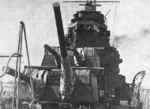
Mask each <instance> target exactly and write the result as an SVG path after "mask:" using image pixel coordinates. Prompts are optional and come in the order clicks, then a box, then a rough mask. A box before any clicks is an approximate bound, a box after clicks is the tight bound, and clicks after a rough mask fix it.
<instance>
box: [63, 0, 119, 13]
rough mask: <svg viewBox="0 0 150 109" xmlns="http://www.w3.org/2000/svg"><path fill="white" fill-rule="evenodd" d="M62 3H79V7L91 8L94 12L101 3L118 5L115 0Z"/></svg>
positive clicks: (83, 0)
mask: <svg viewBox="0 0 150 109" xmlns="http://www.w3.org/2000/svg"><path fill="white" fill-rule="evenodd" d="M63 2H64V3H80V6H85V7H86V6H90V7H92V8H93V10H94V11H96V7H97V6H101V4H102V3H120V1H117V0H112V1H111V0H109V1H108V0H106V1H103V0H102V1H96V0H86V1H85V0H82V1H74V0H73V1H69V0H67V1H66V0H65V1H63Z"/></svg>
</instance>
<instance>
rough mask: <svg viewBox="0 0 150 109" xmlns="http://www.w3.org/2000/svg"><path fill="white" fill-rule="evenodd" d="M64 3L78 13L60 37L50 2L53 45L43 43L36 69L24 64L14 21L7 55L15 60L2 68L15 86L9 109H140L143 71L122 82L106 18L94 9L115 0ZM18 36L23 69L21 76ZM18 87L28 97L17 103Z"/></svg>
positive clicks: (59, 24) (22, 28) (58, 13)
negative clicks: (14, 47)
mask: <svg viewBox="0 0 150 109" xmlns="http://www.w3.org/2000/svg"><path fill="white" fill-rule="evenodd" d="M64 2H71V3H79V4H80V5H81V6H84V9H83V10H81V11H77V12H76V13H75V14H74V15H73V18H72V19H71V21H70V25H69V27H68V31H67V34H64V28H63V23H62V16H61V10H60V4H59V3H54V4H53V9H54V16H55V21H56V27H57V33H58V40H59V46H55V47H54V46H50V45H48V44H45V45H44V57H43V60H42V63H41V65H40V66H31V65H30V58H29V51H28V43H27V38H26V34H25V24H24V23H23V22H20V25H21V26H20V35H19V37H20V38H19V43H18V52H17V53H15V54H13V55H11V57H16V58H17V63H16V69H14V68H11V67H9V62H10V60H9V61H8V63H7V65H6V66H5V67H4V69H3V71H4V74H9V75H12V76H14V77H15V78H16V81H15V84H16V86H18V87H16V88H17V90H16V92H17V94H16V96H15V97H14V98H13V100H12V101H13V106H12V107H13V108H10V109H142V102H141V101H140V87H141V83H142V80H143V77H144V75H145V71H141V72H138V73H137V74H136V75H135V77H134V78H133V82H132V83H127V82H126V78H125V76H124V75H122V74H120V69H119V64H120V63H122V59H121V58H120V55H119V52H118V50H117V48H115V47H113V46H111V44H110V33H111V32H110V31H109V30H108V27H107V25H106V16H105V15H104V14H103V13H102V12H101V11H97V9H96V7H97V6H101V4H103V3H118V2H119V1H96V0H93V1H92V0H87V1H64ZM23 34H24V37H25V42H26V43H25V44H26V51H27V57H28V65H26V66H24V71H23V72H21V70H20V66H21V57H22V40H23ZM11 57H10V59H11ZM137 80H139V81H138V82H137ZM23 84H28V87H29V89H31V96H30V97H28V99H27V97H26V99H22V100H21V98H20V97H18V96H19V94H18V93H19V92H18V91H19V86H20V85H22V86H23ZM24 86H25V85H24Z"/></svg>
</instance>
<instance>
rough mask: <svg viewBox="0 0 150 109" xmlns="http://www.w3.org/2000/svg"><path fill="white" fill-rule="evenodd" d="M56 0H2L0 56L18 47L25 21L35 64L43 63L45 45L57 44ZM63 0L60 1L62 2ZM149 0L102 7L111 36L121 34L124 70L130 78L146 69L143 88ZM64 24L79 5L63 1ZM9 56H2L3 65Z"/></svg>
mask: <svg viewBox="0 0 150 109" xmlns="http://www.w3.org/2000/svg"><path fill="white" fill-rule="evenodd" d="M53 2H54V0H0V39H1V40H0V55H2V54H12V53H14V52H16V50H17V41H18V31H19V21H21V20H22V21H24V22H25V24H26V31H27V38H28V42H29V51H30V58H31V64H32V65H40V64H41V60H42V55H43V53H44V50H43V44H45V43H47V44H49V45H56V44H57V33H56V26H55V19H54V14H53V9H52V3H53ZM59 2H61V0H60V1H59ZM149 5H150V1H149V0H121V2H120V4H117V5H116V4H112V5H110V4H108V5H106V4H105V5H103V6H102V7H100V8H99V10H102V11H103V12H104V14H106V13H107V11H108V10H109V9H111V11H110V13H109V15H108V16H107V23H108V26H109V29H110V30H111V31H112V34H111V38H112V39H115V37H116V36H117V37H120V39H119V44H118V45H117V47H118V49H119V51H120V54H121V57H122V58H123V60H124V63H123V64H121V66H120V67H121V73H122V74H124V75H126V76H127V81H131V80H132V78H133V76H134V74H135V73H137V72H138V71H140V70H146V71H147V76H146V78H145V80H144V85H143V86H144V87H146V88H148V87H149V88H150V85H148V84H146V83H147V82H148V79H149V78H150V76H148V75H149V73H150V70H149V68H150V67H149V65H150V47H149V42H150V32H149V31H150V14H149V13H148V11H149V9H150V8H149ZM61 9H62V17H63V23H64V27H65V28H66V27H67V25H68V24H69V22H70V21H69V19H70V18H71V17H72V14H73V13H75V12H76V11H77V10H80V9H81V7H80V8H79V7H78V5H77V4H62V2H61ZM5 62H6V59H0V64H1V65H4V64H5Z"/></svg>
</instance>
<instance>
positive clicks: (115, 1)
mask: <svg viewBox="0 0 150 109" xmlns="http://www.w3.org/2000/svg"><path fill="white" fill-rule="evenodd" d="M91 1H92V0H91ZM63 2H64V3H85V2H89V1H88V0H87V1H83V0H82V1H69V0H67V1H66V0H65V1H63ZM93 2H94V3H120V1H117V0H112V1H107V0H106V1H96V0H94V1H93Z"/></svg>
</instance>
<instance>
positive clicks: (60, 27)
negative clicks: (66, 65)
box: [53, 2, 67, 58]
mask: <svg viewBox="0 0 150 109" xmlns="http://www.w3.org/2000/svg"><path fill="white" fill-rule="evenodd" d="M53 8H54V14H55V20H56V26H57V32H58V40H59V45H60V52H61V56H62V57H63V58H65V57H66V56H67V50H66V45H65V35H64V29H63V23H62V17H61V11H60V5H59V3H57V2H56V3H54V4H53Z"/></svg>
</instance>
